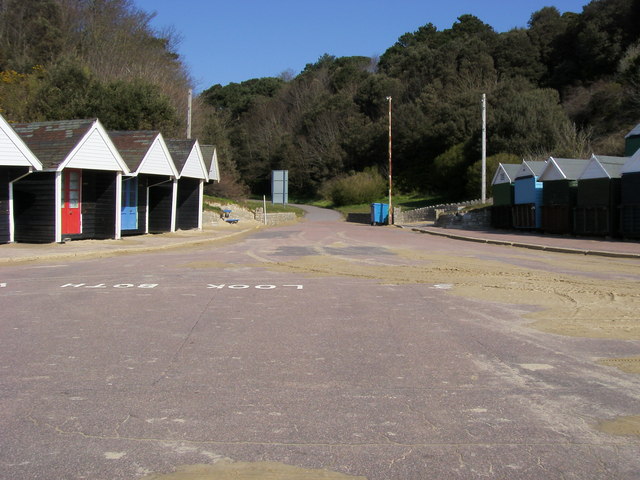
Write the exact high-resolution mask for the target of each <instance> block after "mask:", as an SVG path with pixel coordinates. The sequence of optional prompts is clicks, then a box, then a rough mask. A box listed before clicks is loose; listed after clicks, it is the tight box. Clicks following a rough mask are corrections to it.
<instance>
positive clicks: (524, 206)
mask: <svg viewBox="0 0 640 480" xmlns="http://www.w3.org/2000/svg"><path fill="white" fill-rule="evenodd" d="M546 165H547V163H546V162H528V161H523V162H522V165H520V168H519V169H518V172H517V173H516V176H515V180H514V182H513V208H512V219H513V226H514V227H515V228H522V229H537V228H540V227H541V225H542V211H541V207H542V182H539V181H538V177H539V176H540V174H541V173H542V171H543V170H544V168H545V167H546Z"/></svg>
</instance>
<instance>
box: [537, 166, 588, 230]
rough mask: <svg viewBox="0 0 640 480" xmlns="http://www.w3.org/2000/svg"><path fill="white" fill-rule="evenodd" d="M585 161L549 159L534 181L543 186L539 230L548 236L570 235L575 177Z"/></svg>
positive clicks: (576, 189)
mask: <svg viewBox="0 0 640 480" xmlns="http://www.w3.org/2000/svg"><path fill="white" fill-rule="evenodd" d="M587 163H588V160H585V159H579V158H554V157H549V159H548V160H547V165H546V166H545V168H544V170H543V171H542V173H541V174H540V177H539V178H538V180H539V181H540V182H542V183H543V194H542V230H544V231H545V232H549V233H571V232H572V231H573V209H574V207H575V206H576V195H577V192H578V177H579V176H580V175H581V174H582V172H583V171H584V169H585V167H586V166H587Z"/></svg>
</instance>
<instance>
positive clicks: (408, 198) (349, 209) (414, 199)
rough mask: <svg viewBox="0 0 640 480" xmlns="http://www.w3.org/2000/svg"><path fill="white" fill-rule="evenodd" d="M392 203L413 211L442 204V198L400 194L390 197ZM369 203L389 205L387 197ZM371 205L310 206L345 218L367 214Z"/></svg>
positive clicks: (322, 203) (325, 202) (326, 203)
mask: <svg viewBox="0 0 640 480" xmlns="http://www.w3.org/2000/svg"><path fill="white" fill-rule="evenodd" d="M391 200H392V203H393V206H394V207H400V208H401V209H402V210H413V209H415V208H422V207H428V206H430V205H437V204H439V203H443V201H442V198H440V197H432V196H426V195H420V194H415V193H413V194H405V193H400V194H398V195H394V196H393V197H392V199H391ZM371 203H389V197H380V198H378V199H377V200H376V201H375V202H371ZM371 203H360V204H356V205H343V206H340V207H336V206H334V205H332V204H331V202H330V201H328V200H318V201H315V202H312V203H311V205H314V206H316V207H322V208H332V209H334V210H337V211H339V212H340V213H342V215H344V216H345V217H346V216H347V214H349V213H369V212H370V211H371Z"/></svg>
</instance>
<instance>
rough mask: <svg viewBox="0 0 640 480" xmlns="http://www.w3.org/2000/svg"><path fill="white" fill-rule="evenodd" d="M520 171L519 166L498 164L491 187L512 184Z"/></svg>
mask: <svg viewBox="0 0 640 480" xmlns="http://www.w3.org/2000/svg"><path fill="white" fill-rule="evenodd" d="M519 171H520V165H517V164H511V163H500V164H498V168H497V170H496V173H495V174H494V175H493V180H492V181H491V185H499V184H501V183H513V181H514V180H515V179H516V175H517V173H518V172H519Z"/></svg>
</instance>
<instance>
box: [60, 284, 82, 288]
mask: <svg viewBox="0 0 640 480" xmlns="http://www.w3.org/2000/svg"><path fill="white" fill-rule="evenodd" d="M84 285H85V284H84V283H67V284H65V285H62V286H61V287H60V288H66V287H73V288H78V287H82V286H84Z"/></svg>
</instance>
